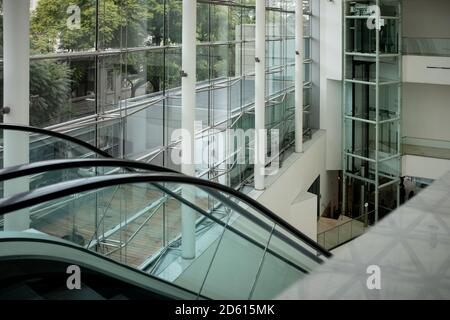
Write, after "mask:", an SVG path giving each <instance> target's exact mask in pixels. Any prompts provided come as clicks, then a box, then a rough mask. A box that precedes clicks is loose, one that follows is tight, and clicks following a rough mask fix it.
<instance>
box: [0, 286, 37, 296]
mask: <svg viewBox="0 0 450 320" xmlns="http://www.w3.org/2000/svg"><path fill="white" fill-rule="evenodd" d="M17 299H19V300H42V297H41V296H40V295H38V294H37V293H36V292H35V291H34V290H33V289H31V288H30V287H29V286H27V285H26V284H23V283H20V284H16V285H14V286H12V287H8V288H5V289H2V290H1V291H0V300H17Z"/></svg>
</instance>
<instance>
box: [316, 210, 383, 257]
mask: <svg viewBox="0 0 450 320" xmlns="http://www.w3.org/2000/svg"><path fill="white" fill-rule="evenodd" d="M374 212H375V211H371V212H368V213H364V214H362V215H360V216H359V217H357V218H352V219H351V220H348V221H346V222H344V223H342V224H340V225H337V226H335V227H333V228H331V229H328V230H325V231H323V232H321V233H319V234H317V243H318V244H319V245H321V246H322V247H324V248H325V249H327V250H332V249H335V248H337V247H339V246H340V245H342V244H344V243H347V242H349V241H350V240H353V239H355V238H357V237H359V236H361V235H362V234H364V233H365V232H366V230H367V229H368V228H369V227H370V226H371V224H372V222H371V217H372V216H373V214H374Z"/></svg>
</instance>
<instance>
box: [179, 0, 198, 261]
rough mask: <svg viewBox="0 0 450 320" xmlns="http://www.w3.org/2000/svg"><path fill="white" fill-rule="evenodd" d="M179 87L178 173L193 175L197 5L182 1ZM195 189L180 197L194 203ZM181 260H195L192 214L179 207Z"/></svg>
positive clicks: (187, 190)
mask: <svg viewBox="0 0 450 320" xmlns="http://www.w3.org/2000/svg"><path fill="white" fill-rule="evenodd" d="M182 29H183V31H182V69H183V74H182V83H181V104H182V108H181V127H182V129H183V141H182V145H181V152H182V164H181V171H182V172H183V173H184V174H187V175H191V176H193V175H195V161H194V160H195V159H194V158H195V156H194V155H195V152H194V151H195V150H194V147H195V135H194V131H195V104H196V99H195V96H196V93H195V85H196V81H197V80H196V64H197V63H196V54H197V53H196V38H197V37H196V30H197V1H196V0H183V15H182ZM193 189H194V187H190V186H183V188H182V196H183V197H184V198H185V199H187V200H189V201H194V200H195V190H193ZM181 215H182V216H181V224H182V231H181V243H182V256H183V258H185V259H193V258H195V212H194V211H193V210H192V209H191V208H189V207H188V206H186V205H182V213H181Z"/></svg>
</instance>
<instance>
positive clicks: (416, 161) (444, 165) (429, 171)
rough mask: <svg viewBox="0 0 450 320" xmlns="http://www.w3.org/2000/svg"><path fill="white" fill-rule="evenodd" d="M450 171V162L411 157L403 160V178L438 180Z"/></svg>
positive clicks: (405, 157) (404, 157) (407, 156)
mask: <svg viewBox="0 0 450 320" xmlns="http://www.w3.org/2000/svg"><path fill="white" fill-rule="evenodd" d="M448 171H450V160H445V159H435V158H428V157H419V156H409V155H406V156H403V158H402V174H403V176H410V177H418V178H425V179H433V180H436V179H439V178H440V177H441V176H443V175H444V174H445V173H446V172H448Z"/></svg>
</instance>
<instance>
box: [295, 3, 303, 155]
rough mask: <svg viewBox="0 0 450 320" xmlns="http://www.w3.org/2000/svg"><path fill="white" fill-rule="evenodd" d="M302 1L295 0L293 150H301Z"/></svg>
mask: <svg viewBox="0 0 450 320" xmlns="http://www.w3.org/2000/svg"><path fill="white" fill-rule="evenodd" d="M304 56H305V53H304V48H303V1H302V0H296V1H295V152H303V77H304V65H303V60H304Z"/></svg>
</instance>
